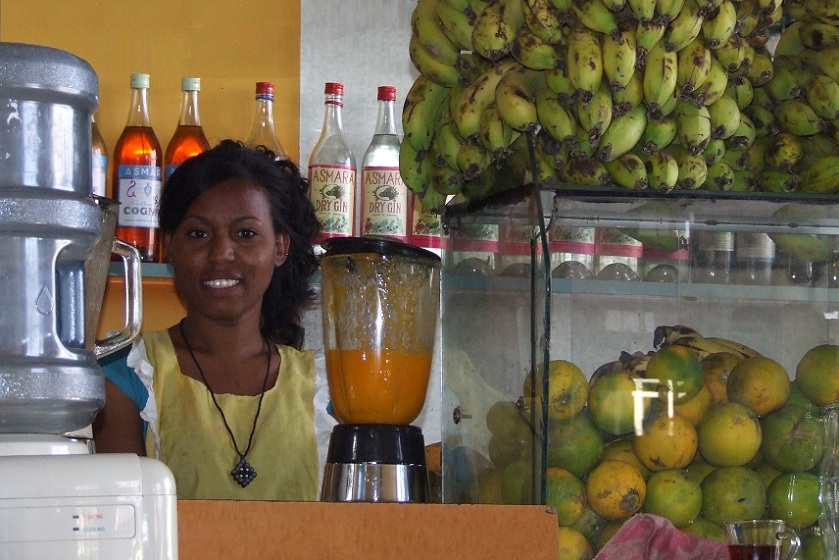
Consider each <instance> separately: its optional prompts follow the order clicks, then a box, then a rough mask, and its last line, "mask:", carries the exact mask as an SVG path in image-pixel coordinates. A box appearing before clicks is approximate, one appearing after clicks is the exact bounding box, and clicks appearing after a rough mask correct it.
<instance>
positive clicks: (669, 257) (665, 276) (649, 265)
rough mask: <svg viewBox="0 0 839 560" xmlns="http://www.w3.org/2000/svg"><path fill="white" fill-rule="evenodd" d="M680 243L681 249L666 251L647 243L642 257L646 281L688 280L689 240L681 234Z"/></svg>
mask: <svg viewBox="0 0 839 560" xmlns="http://www.w3.org/2000/svg"><path fill="white" fill-rule="evenodd" d="M679 244H680V247H679V249H677V250H676V251H673V252H665V251H662V250H660V249H655V248H653V247H648V246H646V245H645V246H644V255H643V257H642V259H641V279H642V280H644V281H645V282H684V281H686V280H687V278H688V259H689V257H690V251H689V250H688V242H687V240H686V239H685V237H684V236H682V235H679Z"/></svg>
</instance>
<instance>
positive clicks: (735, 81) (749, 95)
mask: <svg viewBox="0 0 839 560" xmlns="http://www.w3.org/2000/svg"><path fill="white" fill-rule="evenodd" d="M724 95H725V96H727V97H730V98H732V99H733V100H734V102H735V103H736V104H737V108H738V109H740V110H741V111H742V110H743V109H745V108H746V107H748V106H749V105H751V104H752V101H753V100H754V96H755V90H754V86H752V83H751V82H750V81H749V80H747V79H746V78H745V77H743V76H734V77H733V78H730V79H729V80H728V85H727V86H726V88H725V93H724Z"/></svg>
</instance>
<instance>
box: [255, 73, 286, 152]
mask: <svg viewBox="0 0 839 560" xmlns="http://www.w3.org/2000/svg"><path fill="white" fill-rule="evenodd" d="M245 145H246V146H249V147H251V148H255V147H256V146H265V147H266V148H268V149H269V150H271V151H272V152H274V154H275V155H276V157H277V159H288V155H286V152H285V150H284V149H283V146H282V144H280V139H279V138H277V131H276V130H275V128H274V83H273V82H256V114H255V115H254V117H253V126H252V127H251V132H250V134H249V135H248V139H247V141H246V142H245Z"/></svg>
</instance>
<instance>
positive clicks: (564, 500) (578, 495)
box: [545, 467, 586, 526]
mask: <svg viewBox="0 0 839 560" xmlns="http://www.w3.org/2000/svg"><path fill="white" fill-rule="evenodd" d="M545 503H546V504H547V505H549V506H552V507H553V508H554V509H555V510H556V518H557V522H558V523H559V524H560V525H564V526H568V525H571V524H572V523H574V522H575V521H577V520H578V519H579V518H580V516H581V515H582V514H583V509H584V508H585V506H586V488H585V486H584V485H583V483H582V481H581V480H580V479H579V478H577V477H576V476H574V475H573V474H571V473H570V472H568V471H566V470H565V469H560V468H558V467H548V469H547V470H546V471H545Z"/></svg>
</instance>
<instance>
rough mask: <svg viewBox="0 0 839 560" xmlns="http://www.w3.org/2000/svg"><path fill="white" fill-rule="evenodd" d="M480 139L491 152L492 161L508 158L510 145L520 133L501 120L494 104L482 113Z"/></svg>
mask: <svg viewBox="0 0 839 560" xmlns="http://www.w3.org/2000/svg"><path fill="white" fill-rule="evenodd" d="M480 127H481V131H480V139H481V143H482V144H483V145H484V148H486V150H487V151H488V152H489V154H490V159H491V160H492V161H498V160H500V159H504V158H505V157H507V155H508V153H509V150H510V144H512V143H513V140H515V139H516V138H518V135H519V134H520V132H518V131H516V130H513V129H512V128H511V127H510V125H508V124H507V123H506V122H504V121H503V120H502V119H501V116H500V115H499V114H498V107H497V106H496V105H495V103H492V104H490V105H489V107H487V108H486V109H484V111H483V113H481V120H480Z"/></svg>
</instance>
